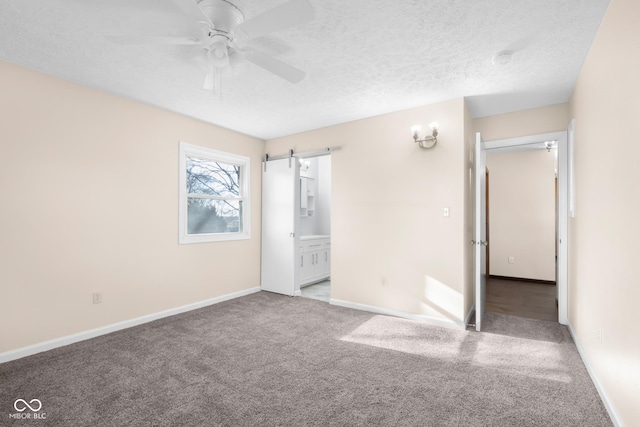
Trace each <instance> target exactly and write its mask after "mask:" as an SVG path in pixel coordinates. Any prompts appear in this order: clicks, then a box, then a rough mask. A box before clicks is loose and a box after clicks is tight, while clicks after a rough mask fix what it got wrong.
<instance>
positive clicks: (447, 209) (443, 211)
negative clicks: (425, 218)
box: [442, 208, 449, 217]
mask: <svg viewBox="0 0 640 427" xmlns="http://www.w3.org/2000/svg"><path fill="white" fill-rule="evenodd" d="M442 215H443V216H446V217H448V216H449V208H444V209H443V210H442Z"/></svg>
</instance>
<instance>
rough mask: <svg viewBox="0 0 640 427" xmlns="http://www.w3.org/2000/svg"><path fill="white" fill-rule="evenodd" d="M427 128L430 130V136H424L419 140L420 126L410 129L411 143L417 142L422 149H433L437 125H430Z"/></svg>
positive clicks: (436, 139) (435, 141)
mask: <svg viewBox="0 0 640 427" xmlns="http://www.w3.org/2000/svg"><path fill="white" fill-rule="evenodd" d="M429 127H430V128H431V135H425V136H424V138H420V135H419V134H420V126H412V127H411V134H412V135H413V142H417V143H418V145H420V147H422V148H433V147H435V146H436V144H437V143H438V123H437V122H433V123H430V124H429Z"/></svg>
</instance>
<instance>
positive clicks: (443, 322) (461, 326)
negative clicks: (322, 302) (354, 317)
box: [329, 298, 467, 331]
mask: <svg viewBox="0 0 640 427" xmlns="http://www.w3.org/2000/svg"><path fill="white" fill-rule="evenodd" d="M329 303H330V304H333V305H337V306H340V307H346V308H353V309H355V310H361V311H369V312H371V313H378V314H385V315H387V316H394V317H401V318H403V319H411V320H417V321H420V322H425V323H430V324H432V325H436V326H442V327H445V328H450V329H458V330H462V331H464V330H465V329H466V328H467V326H466V324H465V323H462V322H456V321H454V320H447V319H439V318H436V317H431V316H427V315H424V314H415V313H408V312H406V311H400V310H392V309H389V308H383V307H376V306H374V305H366V304H358V303H355V302H350V301H342V300H338V299H333V298H332V299H330V300H329Z"/></svg>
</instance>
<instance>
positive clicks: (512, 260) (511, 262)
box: [508, 256, 516, 264]
mask: <svg viewBox="0 0 640 427" xmlns="http://www.w3.org/2000/svg"><path fill="white" fill-rule="evenodd" d="M508 261H509V264H513V263H514V262H516V257H513V256H510V257H509V258H508Z"/></svg>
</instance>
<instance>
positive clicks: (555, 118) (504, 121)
mask: <svg viewBox="0 0 640 427" xmlns="http://www.w3.org/2000/svg"><path fill="white" fill-rule="evenodd" d="M568 125H569V104H568V103H565V104H556V105H550V106H548V107H540V108H533V109H530V110H523V111H517V112H515V113H507V114H499V115H497V116H490V117H482V118H480V119H476V120H474V124H473V126H474V128H475V131H476V132H481V133H482V139H483V140H484V141H493V140H496V139H506V138H515V137H518V136H526V135H536V134H539V133H549V132H558V131H565V130H567V126H568Z"/></svg>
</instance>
